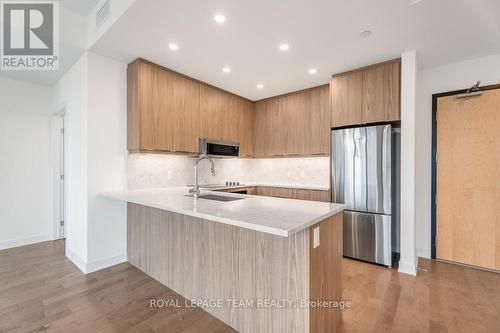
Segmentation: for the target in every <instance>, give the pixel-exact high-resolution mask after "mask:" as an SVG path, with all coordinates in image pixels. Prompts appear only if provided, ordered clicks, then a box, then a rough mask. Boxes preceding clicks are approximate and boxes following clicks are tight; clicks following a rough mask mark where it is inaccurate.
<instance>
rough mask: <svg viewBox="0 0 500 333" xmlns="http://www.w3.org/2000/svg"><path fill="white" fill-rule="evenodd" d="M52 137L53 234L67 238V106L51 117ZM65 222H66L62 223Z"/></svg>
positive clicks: (55, 238)
mask: <svg viewBox="0 0 500 333" xmlns="http://www.w3.org/2000/svg"><path fill="white" fill-rule="evenodd" d="M51 124H52V129H51V134H52V136H53V138H52V143H51V145H52V147H51V148H52V153H51V156H52V162H51V164H52V171H51V177H52V184H53V189H52V192H53V193H52V198H53V223H54V224H53V236H52V238H53V239H54V240H58V239H65V238H66V227H67V223H66V193H67V192H66V180H65V179H64V176H65V174H66V153H67V152H66V148H67V146H66V142H65V141H66V140H65V135H66V133H65V128H66V125H67V124H66V108H65V107H64V108H62V109H60V110H59V111H58V112H56V113H54V114H53V115H52V117H51ZM62 223H64V224H62Z"/></svg>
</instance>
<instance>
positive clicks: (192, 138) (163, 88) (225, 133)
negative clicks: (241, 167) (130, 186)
mask: <svg viewBox="0 0 500 333" xmlns="http://www.w3.org/2000/svg"><path fill="white" fill-rule="evenodd" d="M127 81H128V106H127V108H128V112H127V114H128V149H129V151H131V152H143V151H145V152H147V151H151V152H167V153H169V152H170V153H181V154H198V152H199V151H198V150H199V139H200V138H204V137H207V138H210V139H218V140H227V141H234V142H239V143H240V147H241V148H240V149H241V156H242V157H251V156H253V146H254V139H253V129H254V124H253V120H254V105H253V102H251V101H249V100H246V99H244V98H242V97H239V96H236V95H233V94H231V93H228V92H225V91H223V90H220V89H218V88H215V87H212V86H210V85H208V84H205V83H202V82H200V81H197V80H194V79H192V78H189V77H187V76H184V75H182V74H179V73H176V72H174V71H171V70H169V69H167V68H164V67H161V66H158V65H155V64H153V63H150V62H148V61H146V60H143V59H138V60H136V61H134V62H132V63H130V64H129V65H128V70H127Z"/></svg>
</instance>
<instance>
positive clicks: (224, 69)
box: [222, 67, 231, 73]
mask: <svg viewBox="0 0 500 333" xmlns="http://www.w3.org/2000/svg"><path fill="white" fill-rule="evenodd" d="M222 71H223V72H224V73H231V68H229V67H224V68H222Z"/></svg>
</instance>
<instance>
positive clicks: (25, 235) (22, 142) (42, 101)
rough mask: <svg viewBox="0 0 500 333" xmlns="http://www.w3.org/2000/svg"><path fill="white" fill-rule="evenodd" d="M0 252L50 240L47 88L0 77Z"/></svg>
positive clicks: (48, 92)
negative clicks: (0, 250)
mask: <svg viewBox="0 0 500 333" xmlns="http://www.w3.org/2000/svg"><path fill="white" fill-rule="evenodd" d="M0 103H1V104H0V152H1V157H0V249H4V248H9V247H14V246H21V245H26V244H31V243H36V242H40V241H44V240H49V239H52V237H53V228H52V226H53V216H52V208H51V207H52V202H51V186H52V183H51V181H50V163H51V161H50V113H51V112H52V111H53V110H52V109H51V90H50V88H48V87H45V86H40V85H35V84H29V83H25V82H21V81H16V80H13V79H7V78H2V77H0Z"/></svg>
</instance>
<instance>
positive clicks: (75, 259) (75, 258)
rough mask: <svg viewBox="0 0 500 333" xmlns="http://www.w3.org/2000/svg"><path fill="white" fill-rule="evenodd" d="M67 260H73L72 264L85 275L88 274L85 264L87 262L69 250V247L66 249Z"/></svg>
mask: <svg viewBox="0 0 500 333" xmlns="http://www.w3.org/2000/svg"><path fill="white" fill-rule="evenodd" d="M66 258H68V259H69V260H71V262H72V263H73V264H75V266H76V267H78V269H79V270H81V271H82V273H83V274H87V263H86V262H85V260H83V259H82V258H80V257H79V256H77V255H76V254H75V253H74V252H73V251H71V250H70V249H68V247H66Z"/></svg>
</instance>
